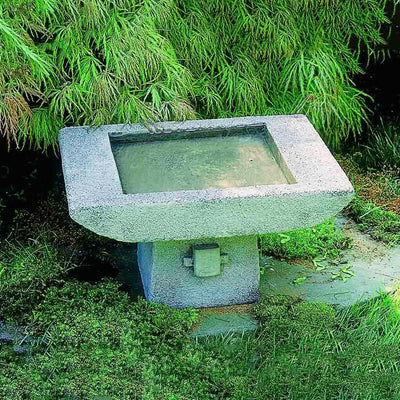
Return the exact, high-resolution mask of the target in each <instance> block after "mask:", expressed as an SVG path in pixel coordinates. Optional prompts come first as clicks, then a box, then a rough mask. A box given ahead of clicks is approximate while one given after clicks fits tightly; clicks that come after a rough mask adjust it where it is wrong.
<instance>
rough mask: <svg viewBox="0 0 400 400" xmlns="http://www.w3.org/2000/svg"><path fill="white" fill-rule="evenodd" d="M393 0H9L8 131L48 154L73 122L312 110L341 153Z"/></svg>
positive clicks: (1, 31) (2, 54)
mask: <svg viewBox="0 0 400 400" xmlns="http://www.w3.org/2000/svg"><path fill="white" fill-rule="evenodd" d="M385 3H386V1H385V0H364V1H362V2H360V1H354V0H324V1H321V0H275V1H273V2H269V1H261V0H251V1H245V0H209V1H200V0H185V1H183V0H181V1H180V0H144V1H140V2H139V1H137V2H136V1H133V0H61V1H59V0H31V1H27V0H3V1H2V2H1V5H0V16H1V17H0V128H1V129H0V130H1V131H2V133H3V135H5V136H6V138H7V139H8V140H12V139H15V140H19V142H20V143H21V142H24V141H28V142H30V143H32V144H34V145H37V146H40V147H43V148H45V147H47V146H49V145H53V146H54V145H55V144H56V137H57V131H58V129H59V128H60V127H62V126H65V125H80V124H90V125H92V124H93V125H98V124H103V123H126V122H137V121H152V120H174V119H185V118H197V117H198V118H212V117H229V116H244V115H255V114H274V113H305V114H307V115H308V116H309V117H310V118H311V120H312V122H313V123H314V124H315V126H316V128H317V129H318V130H319V131H320V132H321V134H323V136H324V137H325V139H326V140H327V141H328V142H329V143H330V144H331V145H333V146H337V145H338V144H339V143H340V142H341V141H342V140H343V139H345V138H346V137H347V136H348V135H349V134H350V133H356V132H359V131H360V129H361V123H362V120H363V119H364V118H365V112H366V108H365V96H364V95H363V94H362V93H361V92H360V91H358V90H357V89H356V88H355V87H354V85H353V83H352V81H351V77H352V76H353V75H354V74H355V73H358V72H360V67H359V65H358V58H359V49H360V45H362V46H364V47H366V49H367V52H368V53H369V54H370V53H371V52H372V49H373V48H374V46H375V45H376V44H378V43H380V42H382V39H381V37H380V26H381V24H382V23H384V22H387V19H386V17H385V14H384V9H385ZM350 42H351V43H350ZM350 45H351V46H352V48H354V49H358V50H350V47H351V46H350Z"/></svg>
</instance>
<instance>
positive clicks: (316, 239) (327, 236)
mask: <svg viewBox="0 0 400 400" xmlns="http://www.w3.org/2000/svg"><path fill="white" fill-rule="evenodd" d="M350 245H351V242H350V239H348V238H346V237H345V236H344V235H343V233H342V232H341V231H340V230H338V229H337V228H336V227H335V224H334V221H333V220H329V221H326V222H324V223H322V224H320V225H317V226H315V227H313V228H305V229H300V230H298V231H292V232H287V233H268V234H265V235H262V236H261V248H262V251H263V252H264V253H265V254H268V255H272V256H275V257H282V258H286V259H308V260H310V259H313V258H315V257H317V256H320V257H337V256H338V255H339V254H340V252H341V251H342V250H344V249H347V248H349V246H350Z"/></svg>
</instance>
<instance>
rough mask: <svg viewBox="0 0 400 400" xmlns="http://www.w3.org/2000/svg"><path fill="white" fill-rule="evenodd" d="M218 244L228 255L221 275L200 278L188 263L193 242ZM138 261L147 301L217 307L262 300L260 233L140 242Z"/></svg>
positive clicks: (179, 305) (181, 305) (176, 305)
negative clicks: (260, 288)
mask: <svg viewBox="0 0 400 400" xmlns="http://www.w3.org/2000/svg"><path fill="white" fill-rule="evenodd" d="M211 243H213V244H214V243H215V244H217V245H218V246H219V247H220V249H221V253H224V254H227V255H228V261H227V263H226V264H224V265H223V268H222V272H221V274H220V275H218V276H212V277H206V278H200V277H197V276H195V275H194V271H193V267H186V266H184V262H183V259H184V257H188V256H189V257H190V256H192V252H193V245H198V244H211ZM138 263H139V269H140V273H141V277H142V282H143V287H144V292H145V295H146V298H147V300H150V301H154V302H156V303H166V304H168V305H169V306H171V307H175V308H183V307H216V306H224V305H231V304H242V303H251V302H254V301H256V300H257V299H258V287H259V280H260V268H259V254H258V245H257V236H255V235H254V236H234V237H226V238H217V239H216V238H210V239H196V240H182V241H166V242H153V243H139V244H138Z"/></svg>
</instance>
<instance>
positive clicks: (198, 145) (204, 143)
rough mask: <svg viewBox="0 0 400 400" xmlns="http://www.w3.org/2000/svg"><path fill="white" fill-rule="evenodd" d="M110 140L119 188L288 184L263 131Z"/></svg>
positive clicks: (149, 189) (154, 189)
mask: <svg viewBox="0 0 400 400" xmlns="http://www.w3.org/2000/svg"><path fill="white" fill-rule="evenodd" d="M111 144H112V150H113V154H114V158H115V161H116V164H117V168H118V173H119V176H120V180H121V184H122V188H123V191H124V193H150V192H164V191H177V190H199V189H218V188H230V187H242V186H253V185H273V184H284V183H288V181H287V179H286V177H285V175H284V173H283V171H282V170H281V168H280V167H279V165H278V163H277V161H276V160H275V158H274V155H273V153H272V151H271V149H270V148H269V147H268V144H267V141H266V139H265V136H264V133H262V132H260V133H259V134H243V135H236V136H220V137H218V136H217V137H195V138H185V139H179V138H174V139H171V140H155V141H142V142H111Z"/></svg>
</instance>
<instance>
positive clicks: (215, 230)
mask: <svg viewBox="0 0 400 400" xmlns="http://www.w3.org/2000/svg"><path fill="white" fill-rule="evenodd" d="M59 139H60V149H61V156H62V164H63V172H64V179H65V184H66V191H67V197H68V205H69V211H70V215H71V217H72V218H73V219H74V220H75V221H76V222H78V223H79V224H81V225H83V226H85V227H86V228H88V229H90V230H92V231H94V232H96V233H98V234H99V235H102V236H107V237H110V238H113V239H116V240H120V241H123V242H155V241H164V240H185V239H196V238H210V237H227V236H238V235H254V234H260V233H266V232H279V231H289V230H294V229H299V228H302V227H306V226H312V225H315V224H317V223H320V222H322V221H324V220H326V219H328V218H330V217H332V216H334V215H335V214H337V213H338V212H339V211H340V210H341V209H342V208H343V207H344V206H346V205H347V204H348V203H349V201H350V200H351V198H352V196H353V188H352V186H351V183H350V182H349V180H348V179H347V177H346V175H345V173H344V172H343V170H342V169H341V168H340V166H339V165H338V163H337V162H336V160H335V159H334V157H333V156H332V154H331V153H330V152H329V150H328V148H327V147H326V146H325V144H324V142H323V141H322V139H321V138H320V136H319V135H318V133H317V132H316V130H315V129H314V128H313V126H312V125H311V123H310V122H309V121H308V119H307V117H305V116H304V115H283V116H261V117H243V118H229V119H214V120H198V121H184V122H163V123H157V124H154V125H149V126H147V125H146V126H145V125H143V124H133V125H105V126H100V127H98V128H91V127H87V126H83V127H70V128H64V129H62V130H61V131H60V137H59Z"/></svg>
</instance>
